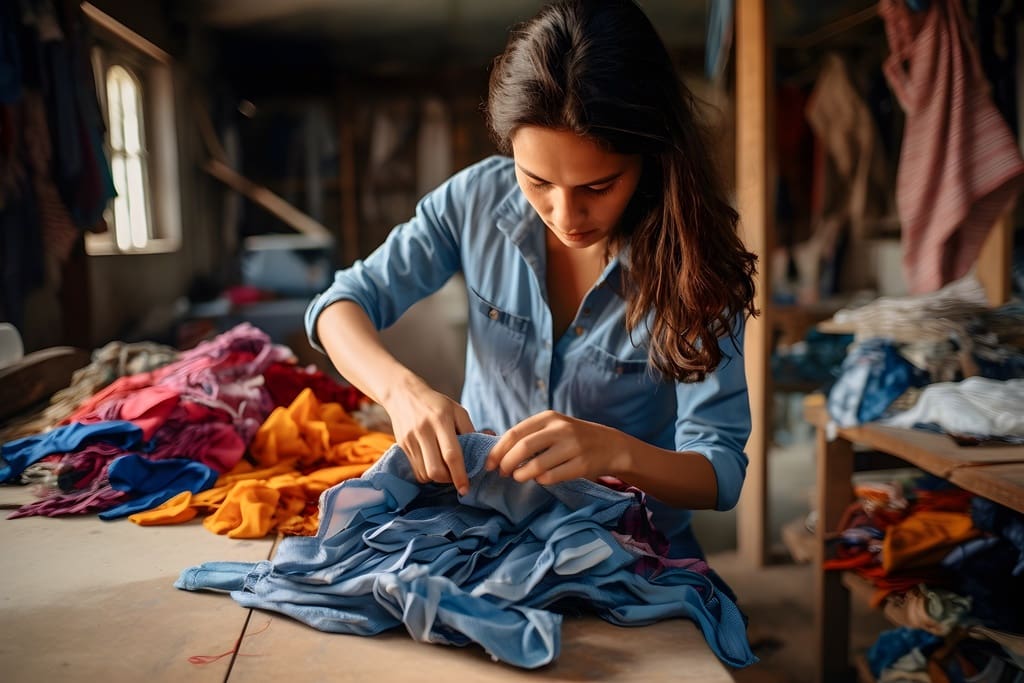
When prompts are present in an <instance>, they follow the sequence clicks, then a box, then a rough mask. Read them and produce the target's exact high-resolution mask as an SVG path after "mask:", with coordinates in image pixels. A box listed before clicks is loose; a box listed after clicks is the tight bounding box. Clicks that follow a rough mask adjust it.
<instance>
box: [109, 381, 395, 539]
mask: <svg viewBox="0 0 1024 683" xmlns="http://www.w3.org/2000/svg"><path fill="white" fill-rule="evenodd" d="M394 443H395V439H394V437H393V436H391V435H390V434H384V433H382V432H369V431H367V430H366V429H364V428H363V427H362V426H360V425H359V423H357V422H356V421H355V420H353V419H352V418H351V417H350V416H349V415H348V413H346V412H345V410H344V409H343V408H342V407H341V405H340V404H337V403H324V404H321V403H320V402H319V401H318V400H317V398H316V396H315V395H314V394H313V392H312V391H311V390H309V389H306V390H304V391H303V392H302V393H301V394H299V396H298V397H296V399H295V401H293V402H292V404H291V406H289V407H288V408H287V409H285V408H278V409H276V410H275V411H274V412H273V413H271V415H270V417H268V418H267V420H266V422H264V423H263V425H261V426H260V429H259V431H258V432H257V433H256V436H255V438H254V439H253V442H252V444H251V445H250V453H249V454H250V456H251V457H252V459H253V460H255V461H256V465H257V466H254V465H253V464H252V463H251V462H249V460H247V459H243V460H241V461H240V462H239V463H238V465H236V466H235V467H234V468H233V469H232V470H231V471H230V472H226V473H224V474H222V475H221V476H220V478H219V479H218V480H217V483H216V484H215V485H214V487H213V488H211V489H208V490H206V491H202V492H200V493H196V494H193V493H190V492H189V491H184V492H182V493H180V494H178V495H177V496H175V497H174V498H172V499H170V500H168V501H167V502H165V503H164V504H162V505H160V506H158V507H155V508H153V509H151V510H146V511H145V512H140V513H137V514H134V515H132V516H131V517H129V519H131V520H132V521H133V522H135V523H136V524H140V525H146V526H154V525H159V524H177V523H180V522H185V521H188V520H190V519H192V518H193V517H195V516H196V515H197V514H199V513H204V514H209V516H208V517H206V518H205V519H204V520H203V526H205V527H206V528H207V529H209V530H210V531H212V532H213V533H216V534H226V535H227V536H229V537H231V538H262V537H263V536H266V535H267V534H269V533H271V532H273V531H275V530H277V531H279V532H281V533H283V534H289V535H302V536H309V535H313V534H315V533H316V530H317V526H318V524H319V520H318V517H319V514H318V510H317V506H316V503H317V501H318V500H319V497H320V494H321V493H323V492H324V491H326V490H327V489H328V488H330V487H332V486H334V485H336V484H339V483H341V482H343V481H345V480H346V479H353V478H355V477H358V476H360V475H362V473H363V472H365V471H366V470H367V469H369V467H370V466H371V465H372V464H373V463H374V462H376V461H377V460H378V459H379V458H380V456H381V455H383V454H384V452H385V451H386V450H387V449H388V448H390V447H391V446H392V445H394ZM210 513H212V514H210Z"/></svg>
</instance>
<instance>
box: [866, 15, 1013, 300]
mask: <svg viewBox="0 0 1024 683" xmlns="http://www.w3.org/2000/svg"><path fill="white" fill-rule="evenodd" d="M878 11H879V14H880V15H881V17H882V18H883V20H884V21H885V31H886V35H887V37H888V40H889V48H890V50H891V53H890V54H889V56H888V58H887V59H886V61H885V63H884V64H883V67H882V68H883V70H884V72H885V76H886V79H887V80H888V82H889V85H890V87H891V88H892V90H893V92H894V94H895V95H896V97H897V99H898V100H899V102H900V106H902V108H903V110H904V111H905V112H906V124H905V126H904V134H903V144H902V149H901V156H900V163H899V170H898V172H897V176H896V203H897V211H898V213H899V217H900V222H901V224H902V242H903V267H904V275H905V277H906V280H907V285H908V287H909V289H910V291H911V292H912V293H915V294H920V293H925V292H931V291H934V290H936V289H939V288H940V287H942V286H943V285H945V284H947V283H949V282H952V281H953V280H956V279H958V278H960V277H962V276H964V275H965V274H967V272H968V271H969V270H970V269H971V267H972V266H973V265H974V263H975V261H976V260H977V257H978V254H979V252H980V251H981V246H982V244H983V243H984V241H985V238H986V237H987V236H988V233H989V231H990V229H991V228H992V225H993V224H994V223H995V220H996V218H997V217H998V216H999V215H1000V214H1002V213H1003V211H1005V210H1006V209H1007V207H1008V206H1009V205H1010V203H1011V202H1012V201H1013V199H1014V198H1015V197H1016V194H1017V192H1018V191H1019V190H1020V188H1021V179H1022V175H1024V159H1021V155H1020V152H1019V150H1018V148H1017V143H1016V141H1015V140H1014V137H1013V134H1012V133H1011V132H1010V129H1009V128H1008V127H1007V125H1006V122H1005V121H1004V120H1003V118H1002V116H1000V114H999V112H998V111H997V110H996V108H995V106H994V105H993V103H992V99H991V97H990V94H989V86H988V81H987V80H986V78H985V76H984V74H983V73H982V70H981V66H980V64H979V61H978V56H977V54H976V51H975V47H974V44H973V42H972V40H971V38H970V37H969V33H968V31H969V26H968V24H967V20H966V18H965V17H964V13H963V9H962V7H961V6H960V0H937V1H936V2H932V3H931V5H930V7H929V8H928V10H927V11H926V12H920V13H914V12H912V11H911V9H910V8H908V7H907V5H906V3H905V2H904V0H882V1H881V2H880V3H879V6H878Z"/></svg>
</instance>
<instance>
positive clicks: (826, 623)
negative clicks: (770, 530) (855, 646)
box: [814, 424, 853, 683]
mask: <svg viewBox="0 0 1024 683" xmlns="http://www.w3.org/2000/svg"><path fill="white" fill-rule="evenodd" d="M816 431H817V437H816V438H817V449H816V456H817V463H816V464H817V482H818V487H817V488H818V490H817V492H816V493H817V503H816V505H815V508H816V509H817V511H818V519H817V521H816V523H815V528H814V535H815V543H814V633H815V636H816V641H817V657H818V659H817V668H816V672H815V673H816V677H815V680H817V681H819V683H829V682H830V681H845V680H848V679H849V670H850V592H849V590H847V588H846V586H844V585H843V581H842V574H841V573H840V572H836V571H828V572H827V571H825V570H824V568H823V565H824V562H825V557H826V553H825V550H826V548H825V544H826V541H825V539H826V536H827V534H828V533H829V532H831V531H836V530H837V527H838V525H839V521H840V519H841V518H842V516H843V513H844V512H845V511H846V508H847V507H848V506H849V504H850V501H851V500H852V499H853V489H852V485H851V483H850V479H851V477H852V476H853V444H851V443H850V442H849V441H847V440H846V439H842V438H839V439H836V440H835V441H829V440H828V439H827V438H826V436H825V427H824V426H823V425H821V424H819V425H818V426H817V430H816Z"/></svg>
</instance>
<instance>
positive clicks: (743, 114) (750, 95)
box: [735, 0, 775, 567]
mask: <svg viewBox="0 0 1024 683" xmlns="http://www.w3.org/2000/svg"><path fill="white" fill-rule="evenodd" d="M766 5H767V3H766V2H765V0H740V1H739V2H737V3H736V24H735V25H736V202H737V206H738V209H739V213H740V234H741V237H742V238H743V242H744V244H745V245H746V247H747V249H749V250H750V251H752V252H753V253H755V254H757V257H758V272H757V278H756V281H755V283H756V285H757V294H756V305H757V308H758V309H760V311H761V315H760V317H759V318H755V319H753V320H750V321H748V322H747V328H746V345H745V353H744V355H745V358H746V372H747V386H748V389H749V393H750V412H751V418H752V423H753V424H752V430H751V433H750V439H749V440H748V441H747V455H748V456H749V458H750V463H749V464H748V466H747V478H746V483H745V485H744V488H743V495H742V497H741V499H740V505H739V511H738V526H737V530H736V537H737V550H738V554H739V556H740V559H741V561H742V562H744V563H746V564H747V565H748V566H750V567H760V566H763V565H764V564H765V563H766V562H767V561H768V556H769V553H770V547H769V544H768V538H767V536H768V534H767V529H768V447H769V445H770V442H771V382H770V373H769V358H770V355H771V329H772V328H771V321H770V319H769V316H770V314H771V311H770V308H771V306H770V291H769V286H768V284H769V278H768V276H769V273H768V265H769V261H770V257H771V249H772V237H773V232H774V215H775V210H774V207H775V204H774V190H773V187H774V174H775V171H774V140H773V139H772V138H773V136H772V132H773V131H774V122H773V121H774V114H773V111H772V93H773V90H774V87H773V81H772V59H771V57H772V50H771V46H770V44H769V36H770V33H769V25H768V19H769V17H768V8H767V6H766Z"/></svg>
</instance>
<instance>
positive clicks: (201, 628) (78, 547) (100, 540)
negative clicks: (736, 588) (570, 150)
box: [0, 486, 733, 683]
mask: <svg viewBox="0 0 1024 683" xmlns="http://www.w3.org/2000/svg"><path fill="white" fill-rule="evenodd" d="M29 499H30V498H28V497H27V490H26V489H25V488H24V487H8V486H2V487H0V508H3V507H7V508H8V510H7V511H9V508H11V507H13V506H16V505H17V504H20V503H22V502H26V501H27V500H29ZM7 511H3V510H0V512H4V513H6V512H7ZM0 548H2V550H0V576H2V577H3V580H2V582H0V614H2V617H0V672H2V673H0V679H2V680H3V681H5V682H7V683H30V682H31V683H34V682H35V681H83V682H89V683H91V682H92V681H107V682H115V683H116V682H118V681H130V682H132V683H134V682H136V681H146V683H158V682H161V681H167V682H168V683H170V682H173V683H178V682H179V681H218V682H220V681H245V682H246V683H253V682H255V683H260V682H262V681H267V682H268V683H278V682H280V681H286V680H291V679H296V680H302V681H373V683H387V682H389V681H403V682H404V681H411V680H413V681H414V680H427V681H452V680H466V681H482V682H485V683H486V682H493V683H508V682H511V681H532V682H534V683H536V682H538V681H589V680H598V681H602V682H605V683H613V682H616V681H679V682H686V681H693V682H698V681H699V682H701V683H728V682H730V681H732V680H733V678H732V676H731V674H730V672H729V670H728V669H727V668H726V667H725V666H724V665H723V664H722V663H721V662H719V660H718V659H717V657H715V655H714V653H712V651H711V649H710V648H709V647H708V645H707V643H706V642H705V640H704V637H703V635H702V634H701V633H700V631H698V629H697V627H696V625H695V624H694V623H693V622H691V621H689V620H686V619H672V620H668V621H664V622H661V623H659V624H655V625H653V626H644V627H634V628H622V627H616V626H612V625H611V624H608V623H606V622H603V621H601V620H600V619H597V618H596V617H591V618H567V619H566V620H565V622H564V624H563V628H562V648H561V653H560V656H559V658H558V660H557V661H556V662H555V663H554V664H552V665H550V666H547V667H545V668H542V669H540V670H537V671H524V670H521V669H517V668H515V667H512V666H507V665H504V664H499V663H495V662H493V661H491V660H490V658H489V657H488V656H487V655H486V654H485V653H484V651H483V649H481V648H478V647H466V648H454V647H443V646H431V645H426V644H423V643H418V642H414V641H413V640H412V639H411V638H410V637H409V636H408V635H407V634H406V633H404V632H403V631H394V632H390V633H387V634H384V635H382V636H375V637H372V638H365V637H359V636H345V635H337V634H329V633H324V632H321V631H317V630H315V629H313V628H311V627H308V626H306V625H304V624H301V623H299V622H297V621H294V620H292V619H290V618H288V617H285V616H283V615H280V614H277V613H271V612H265V611H260V610H249V609H245V608H243V607H241V606H240V605H238V603H236V602H235V601H234V600H232V599H231V598H230V597H229V596H227V595H218V594H215V593H187V592H184V591H180V590H177V589H175V588H174V587H173V584H174V581H175V579H176V578H177V577H178V574H179V573H180V572H181V570H182V569H185V568H186V567H189V566H192V565H195V564H199V563H202V562H207V561H214V560H238V561H246V562H253V561H258V560H261V559H266V558H268V557H270V556H271V555H272V553H273V550H274V540H273V539H269V538H268V539H261V540H256V541H244V540H231V539H228V538H226V537H223V536H216V535H214V534H212V533H211V532H209V531H207V530H206V529H205V528H203V527H202V526H201V524H200V523H199V522H198V521H197V520H194V521H192V522H189V523H188V524H184V525H178V526H167V527H148V528H146V527H138V526H136V525H134V524H132V523H131V522H129V521H127V520H118V521H113V522H103V521H101V520H100V519H98V518H97V517H95V516H91V515H90V516H85V517H76V518H64V519H49V518H25V519H13V520H9V519H2V518H0ZM236 644H240V645H238V647H237V654H232V652H233V651H234V650H235V649H236ZM225 653H226V654H225ZM222 654H223V655H224V656H223V657H221V658H220V659H216V660H215V661H211V662H209V663H203V664H196V663H192V662H190V661H189V659H190V657H194V656H197V655H206V656H210V655H212V656H216V655H222Z"/></svg>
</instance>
